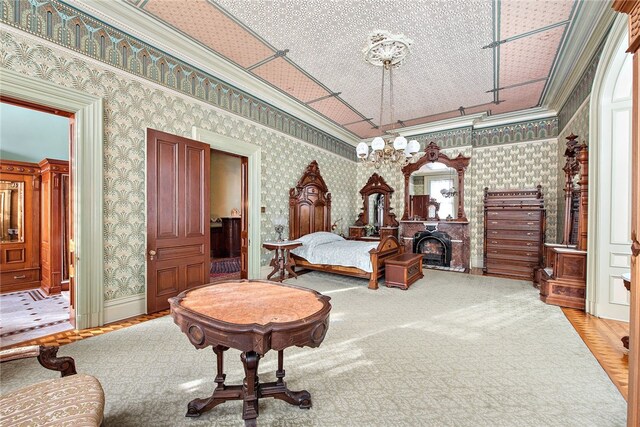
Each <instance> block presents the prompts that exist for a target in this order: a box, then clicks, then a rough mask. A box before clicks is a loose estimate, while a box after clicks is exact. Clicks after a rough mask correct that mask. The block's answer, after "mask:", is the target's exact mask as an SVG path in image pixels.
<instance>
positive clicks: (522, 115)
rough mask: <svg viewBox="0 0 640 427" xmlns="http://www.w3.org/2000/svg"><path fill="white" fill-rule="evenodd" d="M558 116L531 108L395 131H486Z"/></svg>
mask: <svg viewBox="0 0 640 427" xmlns="http://www.w3.org/2000/svg"><path fill="white" fill-rule="evenodd" d="M557 115H558V113H557V111H555V110H551V109H548V108H543V107H535V108H529V109H528V110H520V111H514V112H511V113H504V114H498V115H495V116H488V115H487V113H475V114H469V115H466V116H460V117H454V118H452V119H445V120H439V121H437V122H432V123H427V124H422V125H416V126H409V127H405V128H399V129H394V132H397V133H398V134H400V135H402V136H405V137H410V136H415V135H424V134H426V133H434V132H443V131H447V130H454V129H463V128H473V129H484V128H489V127H494V126H504V125H509V124H514V123H522V122H528V121H533V120H543V119H550V118H553V117H556V116H557ZM372 139H373V138H367V139H363V140H362V141H363V142H370V141H371V140H372Z"/></svg>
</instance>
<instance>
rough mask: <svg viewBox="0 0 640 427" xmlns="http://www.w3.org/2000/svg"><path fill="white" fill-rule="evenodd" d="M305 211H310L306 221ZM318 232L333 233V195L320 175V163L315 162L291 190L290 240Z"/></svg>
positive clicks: (310, 164)
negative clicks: (304, 217) (303, 211)
mask: <svg viewBox="0 0 640 427" xmlns="http://www.w3.org/2000/svg"><path fill="white" fill-rule="evenodd" d="M303 209H304V210H308V217H306V219H303V215H301V211H302V210H303ZM303 221H304V222H306V221H308V224H305V223H303ZM316 231H328V232H331V193H329V188H328V187H327V184H326V183H325V182H324V179H323V178H322V175H320V168H319V167H318V162H316V161H315V160H313V161H312V162H311V163H309V165H308V166H307V168H306V169H305V171H304V173H303V174H302V176H301V177H300V179H299V180H298V183H297V184H296V186H295V187H293V188H291V189H290V190H289V239H291V240H295V239H297V238H298V237H301V236H304V235H305V234H309V233H314V232H316Z"/></svg>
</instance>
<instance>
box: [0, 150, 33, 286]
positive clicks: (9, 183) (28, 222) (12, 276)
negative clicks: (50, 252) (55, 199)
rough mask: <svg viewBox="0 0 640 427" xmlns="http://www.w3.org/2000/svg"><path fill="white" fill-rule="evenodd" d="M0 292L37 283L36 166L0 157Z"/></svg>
mask: <svg viewBox="0 0 640 427" xmlns="http://www.w3.org/2000/svg"><path fill="white" fill-rule="evenodd" d="M0 193H1V194H0V195H1V196H2V212H0V292H3V293H4V292H15V291H21V290H25V289H32V288H38V287H40V253H39V251H38V248H39V244H40V203H39V202H40V168H39V167H38V165H37V164H35V163H27V162H18V161H13V160H2V161H0Z"/></svg>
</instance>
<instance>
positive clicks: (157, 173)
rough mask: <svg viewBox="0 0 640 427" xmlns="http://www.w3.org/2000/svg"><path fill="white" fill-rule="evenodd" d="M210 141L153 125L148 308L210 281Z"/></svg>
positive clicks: (149, 160) (149, 162)
mask: <svg viewBox="0 0 640 427" xmlns="http://www.w3.org/2000/svg"><path fill="white" fill-rule="evenodd" d="M210 162H211V159H210V147H209V145H207V144H203V143H201V142H197V141H193V140H190V139H187V138H182V137H179V136H176V135H171V134H168V133H164V132H160V131H156V130H153V129H148V130H147V313H154V312H156V311H161V310H165V309H167V308H169V303H168V301H167V299H168V298H170V297H173V296H175V295H177V294H178V293H180V292H182V291H184V290H185V289H189V288H192V287H195V286H199V285H202V284H205V283H209V270H210V263H211V261H210V259H209V245H210V241H209V211H210V205H209V198H210V193H209V185H210V178H209V169H210Z"/></svg>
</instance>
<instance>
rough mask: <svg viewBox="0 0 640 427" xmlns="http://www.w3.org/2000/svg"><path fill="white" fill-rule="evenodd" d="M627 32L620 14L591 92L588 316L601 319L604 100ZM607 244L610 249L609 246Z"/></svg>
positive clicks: (601, 59)
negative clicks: (599, 310)
mask: <svg viewBox="0 0 640 427" xmlns="http://www.w3.org/2000/svg"><path fill="white" fill-rule="evenodd" d="M626 31H627V17H626V15H623V14H619V15H618V16H617V17H616V19H615V21H614V23H613V26H612V27H611V30H610V32H609V35H608V36H607V40H606V42H605V45H604V48H603V50H602V55H601V56H600V61H599V63H598V67H597V69H596V74H595V77H594V79H593V86H592V88H591V100H590V105H589V139H590V141H589V209H588V211H589V212H588V214H589V224H588V225H587V228H588V230H587V289H586V305H585V308H586V310H585V311H586V312H587V313H589V314H593V315H595V316H597V315H598V303H599V301H598V288H599V287H600V286H607V287H608V286H609V283H598V279H599V276H600V265H599V263H598V257H597V256H596V251H598V250H599V249H601V248H600V247H599V245H600V246H601V245H602V244H603V242H601V241H600V240H601V236H599V233H598V227H599V226H601V224H598V221H597V218H598V209H599V206H600V204H601V203H602V201H601V200H600V198H601V196H600V193H601V191H602V189H601V188H600V181H601V177H600V175H601V171H600V168H599V166H600V161H601V157H602V150H603V149H602V146H601V145H602V141H601V138H602V135H601V134H602V127H603V125H602V124H601V122H602V120H603V117H602V113H603V111H602V108H601V105H602V100H603V96H604V87H605V85H606V83H607V82H606V76H607V72H608V70H609V66H610V64H611V62H612V61H613V60H614V58H615V56H616V53H617V49H618V45H619V43H620V38H621V37H624V34H625V33H626ZM605 244H607V245H608V242H606V243H605Z"/></svg>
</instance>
